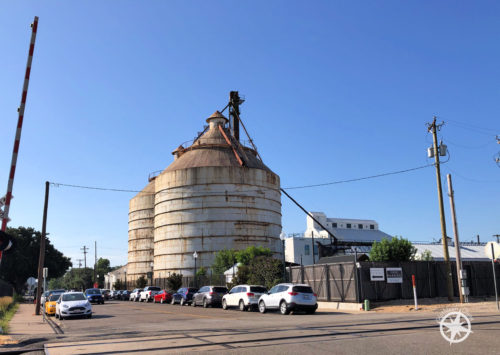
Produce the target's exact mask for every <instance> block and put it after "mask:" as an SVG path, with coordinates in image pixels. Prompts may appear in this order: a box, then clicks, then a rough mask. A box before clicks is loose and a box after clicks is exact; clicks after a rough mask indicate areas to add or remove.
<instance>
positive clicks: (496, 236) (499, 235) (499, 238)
mask: <svg viewBox="0 0 500 355" xmlns="http://www.w3.org/2000/svg"><path fill="white" fill-rule="evenodd" d="M493 236H494V237H495V238H497V243H500V234H493Z"/></svg>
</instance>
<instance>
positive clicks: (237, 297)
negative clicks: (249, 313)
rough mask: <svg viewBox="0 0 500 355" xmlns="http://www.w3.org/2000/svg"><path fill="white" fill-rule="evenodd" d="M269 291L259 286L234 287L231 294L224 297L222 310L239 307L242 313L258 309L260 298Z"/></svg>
mask: <svg viewBox="0 0 500 355" xmlns="http://www.w3.org/2000/svg"><path fill="white" fill-rule="evenodd" d="M266 292H267V289H266V288H265V287H264V286H257V285H238V286H234V287H233V288H232V289H231V291H229V293H227V294H225V295H224V296H223V297H222V308H223V309H228V308H229V307H239V309H240V311H246V310H247V309H250V308H256V307H257V304H258V301H259V297H260V296H261V295H262V294H265V293H266Z"/></svg>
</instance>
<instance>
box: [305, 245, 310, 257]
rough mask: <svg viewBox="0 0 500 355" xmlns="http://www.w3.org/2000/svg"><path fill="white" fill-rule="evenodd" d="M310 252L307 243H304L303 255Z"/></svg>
mask: <svg viewBox="0 0 500 355" xmlns="http://www.w3.org/2000/svg"><path fill="white" fill-rule="evenodd" d="M310 252H311V250H310V248H309V245H308V244H306V245H304V255H309V254H310Z"/></svg>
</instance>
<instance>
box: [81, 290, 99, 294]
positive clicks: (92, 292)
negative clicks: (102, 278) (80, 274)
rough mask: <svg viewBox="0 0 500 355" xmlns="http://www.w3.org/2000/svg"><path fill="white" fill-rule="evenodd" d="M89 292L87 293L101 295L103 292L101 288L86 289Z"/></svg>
mask: <svg viewBox="0 0 500 355" xmlns="http://www.w3.org/2000/svg"><path fill="white" fill-rule="evenodd" d="M85 292H86V293H87V295H100V294H101V291H99V290H95V289H94V290H87V291H85Z"/></svg>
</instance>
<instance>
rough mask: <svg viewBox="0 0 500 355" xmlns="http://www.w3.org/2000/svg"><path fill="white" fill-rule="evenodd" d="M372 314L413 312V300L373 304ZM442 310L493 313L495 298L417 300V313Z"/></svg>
mask: <svg viewBox="0 0 500 355" xmlns="http://www.w3.org/2000/svg"><path fill="white" fill-rule="evenodd" d="M371 308H372V309H371V311H372V312H380V313H405V312H415V304H414V302H413V300H394V301H387V302H373V303H372V304H371ZM443 308H461V309H466V310H468V311H469V312H489V311H491V312H494V311H497V306H496V302H495V297H490V298H485V297H480V298H469V302H468V303H460V302H459V299H458V298H457V299H455V300H454V302H449V301H448V299H447V298H445V297H443V298H422V299H419V300H418V311H417V312H433V313H434V312H438V311H439V310H441V309H443Z"/></svg>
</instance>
